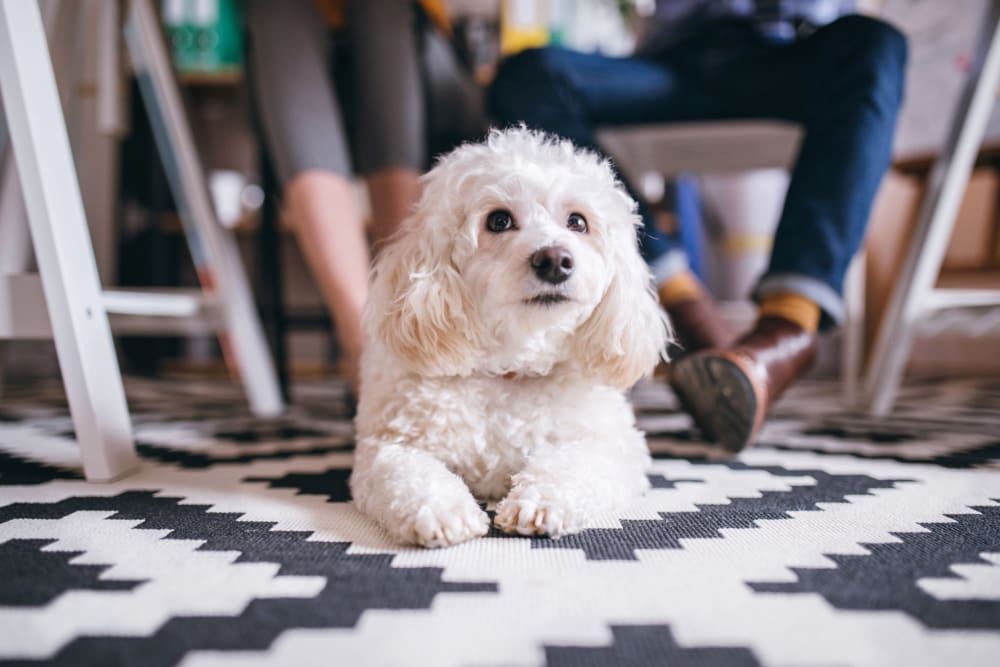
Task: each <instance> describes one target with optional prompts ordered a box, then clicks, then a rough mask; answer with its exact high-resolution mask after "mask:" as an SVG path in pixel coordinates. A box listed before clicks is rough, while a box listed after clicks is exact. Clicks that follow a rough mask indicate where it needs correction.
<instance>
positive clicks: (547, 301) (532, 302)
mask: <svg viewBox="0 0 1000 667" xmlns="http://www.w3.org/2000/svg"><path fill="white" fill-rule="evenodd" d="M571 300H572V299H570V298H569V297H568V296H566V295H565V294H562V293H561V292H542V293H541V294H535V295H534V296H530V297H528V298H527V299H525V300H524V303H526V304H528V305H529V306H557V305H559V304H561V303H569V302H570V301H571Z"/></svg>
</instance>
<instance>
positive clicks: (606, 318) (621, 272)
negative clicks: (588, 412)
mask: <svg viewBox="0 0 1000 667" xmlns="http://www.w3.org/2000/svg"><path fill="white" fill-rule="evenodd" d="M629 217H630V219H635V216H634V215H630V216H629ZM617 231H618V232H619V234H618V237H617V238H614V239H611V240H610V241H611V243H610V245H611V246H612V247H611V248H610V252H611V264H612V270H613V271H614V276H613V277H612V278H611V284H610V285H609V286H608V289H607V291H606V292H605V293H604V298H603V299H602V300H601V302H600V303H599V304H598V305H597V308H595V309H594V312H593V313H592V314H591V316H590V317H589V318H588V319H587V320H586V321H585V322H584V323H583V325H582V326H581V327H580V329H579V330H578V331H577V335H576V341H577V345H578V346H579V348H578V355H577V358H578V359H581V360H582V362H583V363H584V364H585V366H586V367H588V368H589V369H590V370H592V371H593V372H595V373H596V374H597V376H598V378H599V379H600V380H601V381H602V382H604V383H606V384H609V385H611V386H613V387H618V388H621V389H627V388H628V387H631V386H632V385H633V384H635V383H636V382H637V381H638V380H639V379H640V378H642V377H643V376H645V375H648V374H649V373H651V372H652V370H653V369H654V368H655V366H656V364H657V363H658V361H659V359H660V358H665V357H666V346H667V343H668V342H669V340H670V326H669V323H668V322H667V317H666V313H664V312H663V309H662V308H660V305H659V301H658V299H657V297H656V292H655V290H654V289H653V285H652V277H651V275H650V273H649V269H648V268H647V266H646V263H645V262H644V261H643V259H642V257H641V256H640V255H639V250H638V244H637V241H636V236H635V227H634V226H632V234H628V233H627V230H624V233H622V232H623V230H617Z"/></svg>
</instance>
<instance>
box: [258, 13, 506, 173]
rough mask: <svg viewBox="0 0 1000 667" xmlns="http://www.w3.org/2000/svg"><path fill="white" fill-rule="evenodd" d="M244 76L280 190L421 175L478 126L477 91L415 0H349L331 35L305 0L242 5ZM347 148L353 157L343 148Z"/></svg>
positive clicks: (482, 123) (480, 110) (478, 131)
mask: <svg viewBox="0 0 1000 667" xmlns="http://www.w3.org/2000/svg"><path fill="white" fill-rule="evenodd" d="M246 10H247V29H248V36H249V41H250V49H249V58H248V70H249V77H250V84H251V88H252V91H253V97H254V101H255V103H256V108H257V111H258V115H259V118H260V122H261V125H262V126H263V131H264V135H265V137H264V138H265V141H266V142H267V147H268V150H269V152H270V154H271V157H272V160H273V161H274V164H275V167H276V169H277V172H278V177H279V178H280V180H281V182H282V183H285V182H287V181H288V180H289V179H291V178H293V177H294V176H295V175H296V174H298V173H300V172H302V171H305V170H308V169H322V170H326V171H332V172H335V173H339V174H343V175H345V176H349V175H351V173H352V171H353V170H352V166H351V165H352V161H351V156H352V155H353V156H354V158H355V162H356V165H357V170H358V171H359V172H360V173H362V174H368V173H371V172H372V171H377V170H379V169H383V168H386V167H412V168H414V169H418V170H422V169H425V168H426V167H427V166H428V164H429V162H430V158H431V156H433V155H434V154H435V153H437V152H439V151H442V150H447V149H449V148H451V147H453V146H454V145H456V144H458V143H460V142H461V141H463V140H467V139H474V138H477V137H478V136H479V135H481V134H482V133H483V131H484V129H485V127H486V122H485V116H484V112H483V104H482V96H481V93H480V90H479V88H478V87H477V86H476V85H475V83H474V82H473V81H472V79H471V78H470V77H469V76H468V75H467V74H466V72H465V71H464V70H462V68H461V67H460V66H459V63H458V62H457V60H456V59H455V57H454V54H453V52H452V51H451V48H450V47H449V45H448V44H447V42H446V41H445V40H444V38H443V37H442V36H441V35H440V34H439V33H438V32H437V31H435V30H434V28H433V27H432V25H431V24H430V22H429V19H428V18H427V17H426V15H424V13H423V11H422V10H421V9H420V8H419V5H418V4H417V2H416V1H415V0H353V1H350V2H348V3H347V19H348V20H347V27H346V28H345V29H344V30H342V31H340V32H336V33H333V32H331V31H330V30H328V29H327V27H326V24H325V22H324V21H323V19H322V17H321V16H320V13H319V11H318V10H317V9H316V7H315V6H314V4H313V1H312V0H284V1H283V2H276V1H275V0H247V3H246ZM352 149H353V150H352Z"/></svg>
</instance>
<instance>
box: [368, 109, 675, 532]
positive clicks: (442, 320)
mask: <svg viewBox="0 0 1000 667" xmlns="http://www.w3.org/2000/svg"><path fill="white" fill-rule="evenodd" d="M423 185H424V190H423V196H422V198H421V200H420V202H419V203H418V204H417V207H416V211H415V213H414V214H413V216H411V217H410V218H409V219H408V220H407V221H406V222H405V223H404V225H403V229H402V230H401V233H400V234H399V235H398V237H397V238H396V239H395V240H394V242H393V243H392V244H390V245H389V246H388V247H386V248H385V249H384V250H383V251H382V253H381V254H380V256H379V258H378V261H377V263H376V266H375V270H374V272H373V278H372V290H371V295H370V297H369V303H368V310H367V316H366V327H367V335H368V343H367V348H366V350H365V352H364V354H363V356H362V361H361V387H362V391H361V401H360V405H359V406H358V416H357V429H358V448H357V453H356V457H355V463H354V473H353V475H352V476H351V489H352V492H353V495H354V500H355V502H356V503H357V506H358V508H359V509H360V510H361V511H362V512H364V513H365V514H367V515H369V516H371V517H372V518H374V519H376V520H377V521H378V522H379V523H380V524H381V525H382V526H384V527H385V528H386V529H387V530H388V531H389V532H390V533H392V534H393V535H394V536H395V537H396V538H397V539H399V540H401V541H404V542H407V543H417V544H422V545H425V546H429V547H436V546H444V545H449V544H456V543H459V542H462V541H464V540H468V539H471V538H474V537H477V536H480V535H484V534H485V533H486V531H487V529H488V528H489V518H488V517H487V515H486V513H485V512H484V511H483V510H482V509H481V508H480V505H479V503H478V502H477V500H476V498H479V499H502V500H501V501H500V503H499V504H498V505H497V509H496V525H497V526H498V527H499V528H501V529H503V530H505V531H508V532H517V533H522V534H542V533H546V534H549V535H552V536H554V537H557V536H559V535H564V534H567V533H572V532H576V531H579V530H580V529H582V528H584V527H586V526H587V525H588V520H589V519H590V518H591V517H593V516H594V515H596V514H597V513H598V512H602V513H603V512H607V511H609V510H612V509H615V508H618V507H621V506H623V505H625V504H627V503H629V502H630V501H632V500H633V499H634V498H636V497H637V496H638V495H639V494H641V493H642V492H644V491H645V490H646V488H647V487H648V481H647V479H646V475H645V471H646V469H647V467H648V465H649V454H648V451H647V448H646V444H645V439H644V437H643V434H642V433H640V432H639V431H638V430H636V429H635V426H634V417H633V414H632V410H631V407H630V406H629V405H628V402H627V401H626V399H625V396H624V390H625V389H627V388H628V387H630V386H631V385H632V384H634V383H635V382H636V380H638V379H639V378H640V377H641V376H643V375H645V374H647V373H648V372H650V371H651V370H652V368H653V367H654V366H655V365H656V363H657V359H658V358H659V357H660V356H661V355H662V354H663V350H664V349H665V347H666V343H667V340H668V337H669V328H668V325H667V322H666V318H665V316H664V314H663V311H662V310H661V309H660V307H659V306H658V304H657V301H656V297H655V294H654V292H653V290H652V287H651V284H650V275H649V272H648V270H647V268H646V266H645V264H644V263H643V261H642V259H641V258H640V256H639V253H638V250H637V247H636V225H637V224H638V222H639V219H638V216H637V215H636V214H635V203H634V202H633V201H632V199H631V198H630V197H629V196H628V195H627V194H626V192H625V191H624V189H623V188H622V187H621V184H620V183H618V182H617V181H616V179H615V176H614V173H613V171H612V169H611V166H610V165H609V164H608V162H607V161H606V160H601V159H600V158H598V157H597V156H596V155H594V154H593V153H590V152H587V151H582V150H578V149H576V148H574V146H573V145H572V144H571V143H570V142H568V141H560V140H557V139H553V138H551V137H546V136H544V135H542V134H540V133H537V132H532V131H529V130H526V129H523V128H520V129H511V130H506V131H494V132H492V133H491V134H490V136H489V138H488V140H487V141H486V143H484V144H472V145H465V146H462V147H460V148H458V149H457V150H455V151H454V152H452V153H451V154H449V155H447V156H446V157H444V158H443V159H441V160H440V162H439V163H438V164H437V166H436V167H435V168H434V169H433V170H432V171H431V172H430V173H429V174H428V175H427V176H426V177H425V179H424V183H423ZM496 210H506V211H509V212H510V214H511V216H512V218H513V220H514V222H515V228H514V229H510V230H508V231H504V232H501V233H494V232H490V231H489V230H488V229H487V227H486V220H487V218H488V216H489V214H490V212H492V211H496ZM571 213H578V214H581V215H583V216H584V218H585V219H586V221H587V223H588V227H589V229H588V231H587V232H586V233H581V232H580V231H574V230H572V229H570V228H569V227H568V226H567V219H568V216H569V215H570V214H571ZM552 246H559V247H561V248H564V249H565V250H567V251H568V252H569V253H570V254H571V255H572V258H573V270H572V274H571V275H570V277H569V278H568V279H567V280H565V282H562V283H559V284H557V285H553V284H551V283H548V282H546V281H544V280H541V279H540V278H539V276H538V275H536V273H535V271H534V270H533V269H532V266H531V262H530V257H531V256H532V254H533V253H534V252H535V251H536V250H539V249H542V248H547V247H552ZM539 295H548V296H550V297H551V296H552V295H556V296H557V297H558V299H561V300H559V301H557V302H553V301H555V299H552V298H549V299H547V300H545V299H543V300H540V301H541V302H540V301H539V300H536V301H535V302H532V301H531V299H532V298H533V297H538V296H539Z"/></svg>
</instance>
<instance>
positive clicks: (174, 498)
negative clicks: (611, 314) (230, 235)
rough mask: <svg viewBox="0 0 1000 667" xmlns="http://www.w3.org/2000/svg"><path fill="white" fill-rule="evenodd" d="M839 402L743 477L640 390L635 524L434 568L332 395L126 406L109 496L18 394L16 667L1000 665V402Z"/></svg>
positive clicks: (957, 396)
mask: <svg viewBox="0 0 1000 667" xmlns="http://www.w3.org/2000/svg"><path fill="white" fill-rule="evenodd" d="M837 391H838V390H837V385H835V384H832V383H825V382H807V383H804V384H802V385H801V386H799V387H796V389H795V390H793V392H792V393H790V394H789V395H788V396H787V397H786V399H785V400H784V401H783V402H782V403H781V404H780V405H779V406H778V411H777V414H776V415H775V417H774V418H773V419H772V420H771V421H770V422H769V423H768V425H767V427H766V429H765V431H764V433H763V436H762V438H761V442H760V443H759V444H758V445H757V446H756V447H754V448H753V449H751V450H748V451H746V452H744V453H742V454H741V455H740V456H739V457H737V458H723V457H720V456H719V455H718V453H717V452H716V451H715V450H714V449H713V448H711V447H710V446H707V445H705V444H704V443H702V442H701V441H699V439H698V436H697V434H696V433H693V432H692V431H691V430H690V429H689V426H688V420H687V418H686V417H685V416H684V415H683V414H680V413H679V412H677V410H676V406H675V404H674V402H673V398H672V396H671V395H670V393H669V392H668V391H667V390H666V389H665V388H664V386H663V385H662V384H658V383H654V382H649V383H645V384H642V385H640V386H639V387H637V388H636V389H635V390H634V392H633V396H632V398H633V403H634V404H635V406H636V412H637V416H638V421H639V426H640V428H642V429H643V430H644V431H646V433H647V438H648V442H649V445H650V448H651V450H652V451H653V453H654V459H655V461H654V465H653V468H652V470H651V471H650V481H651V485H652V488H651V490H650V491H649V493H647V494H646V495H645V496H644V497H643V498H642V499H641V500H640V501H639V502H637V503H636V504H635V505H634V506H632V507H630V508H628V509H627V510H626V511H624V512H621V513H618V514H613V515H607V516H600V517H595V520H596V521H597V525H596V526H595V527H594V528H591V529H589V530H586V531H584V532H582V533H580V534H577V535H571V536H566V537H563V538H561V539H558V540H553V539H549V538H545V537H539V538H527V537H518V536H509V535H504V534H502V533H499V532H495V531H493V532H491V533H490V534H488V535H487V536H486V537H484V538H482V539H479V540H476V541H473V542H470V543H466V544H462V545H459V546H457V547H452V548H448V549H438V550H425V549H418V548H402V547H399V546H398V545H396V544H395V543H393V542H392V541H391V540H390V539H389V538H388V537H387V536H386V535H385V534H383V533H382V531H381V530H380V529H379V528H378V527H377V526H376V525H374V524H373V523H372V522H371V521H369V520H368V519H367V518H365V517H363V516H362V515H360V514H359V513H358V512H357V511H356V510H355V509H354V507H353V505H352V504H351V502H350V495H349V491H348V487H347V479H348V476H349V474H350V466H351V458H352V444H353V428H352V424H351V420H350V418H349V417H348V416H347V410H346V405H345V392H344V388H343V387H342V386H340V385H338V384H336V383H334V382H325V383H320V382H314V383H300V384H299V385H297V386H296V396H295V405H294V407H293V408H292V409H291V410H290V411H289V413H288V414H287V415H286V416H283V417H282V418H280V419H270V420H261V419H254V418H252V417H250V416H249V415H248V414H247V411H246V407H245V404H244V403H243V401H242V398H241V396H240V395H239V393H238V392H237V390H236V389H235V388H234V387H233V386H232V385H231V384H229V383H224V382H214V381H194V382H190V381H183V382H182V381H156V382H151V381H142V380H134V381H129V382H128V384H127V394H128V398H129V406H130V410H131V413H132V416H133V424H134V428H135V433H136V439H137V444H138V448H139V452H140V454H141V457H142V461H143V465H142V468H141V470H140V471H139V472H137V473H136V474H134V475H131V476H129V477H127V478H125V479H123V480H120V481H117V482H114V483H109V484H89V483H87V482H85V481H84V480H83V479H82V476H81V474H80V466H79V460H78V451H77V449H76V444H75V442H74V436H73V431H72V424H71V422H70V420H69V417H68V412H67V409H66V406H65V402H64V399H63V397H62V395H61V392H60V390H59V388H58V386H51V385H47V386H39V387H31V388H26V389H23V390H19V391H17V392H13V393H12V392H7V393H5V395H4V399H3V402H2V404H0V664H19V665H22V664H23V665H50V664H51V665H72V666H79V665H102V666H103V665H144V666H147V665H148V666H160V665H162V666H168V665H184V666H185V667H195V666H198V667H207V666H209V665H215V666H219V667H227V666H232V665H261V666H264V665H324V666H328V665H443V666H447V665H456V666H459V665H461V666H471V665H482V666H500V665H504V666H514V665H518V666H520V665H524V666H528V665H532V666H534V665H594V666H597V665H680V666H685V665H698V666H703V665H720V666H723V665H725V666H728V665H775V666H783V665H816V666H820V665H823V666H825V665H858V666H861V665H870V666H873V667H875V666H878V667H882V666H885V665H907V666H910V665H1000V382H998V381H996V380H963V381H947V382H921V383H913V384H910V385H908V386H906V387H905V388H904V389H903V392H902V394H901V397H900V400H899V402H898V406H897V409H896V410H895V412H894V413H893V414H892V415H891V416H890V417H888V418H885V419H871V418H868V417H865V416H861V415H856V414H851V413H847V412H844V411H843V410H842V408H841V403H840V398H839V395H838V393H837ZM580 419H581V420H584V419H586V411H585V410H582V411H581V414H580Z"/></svg>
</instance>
